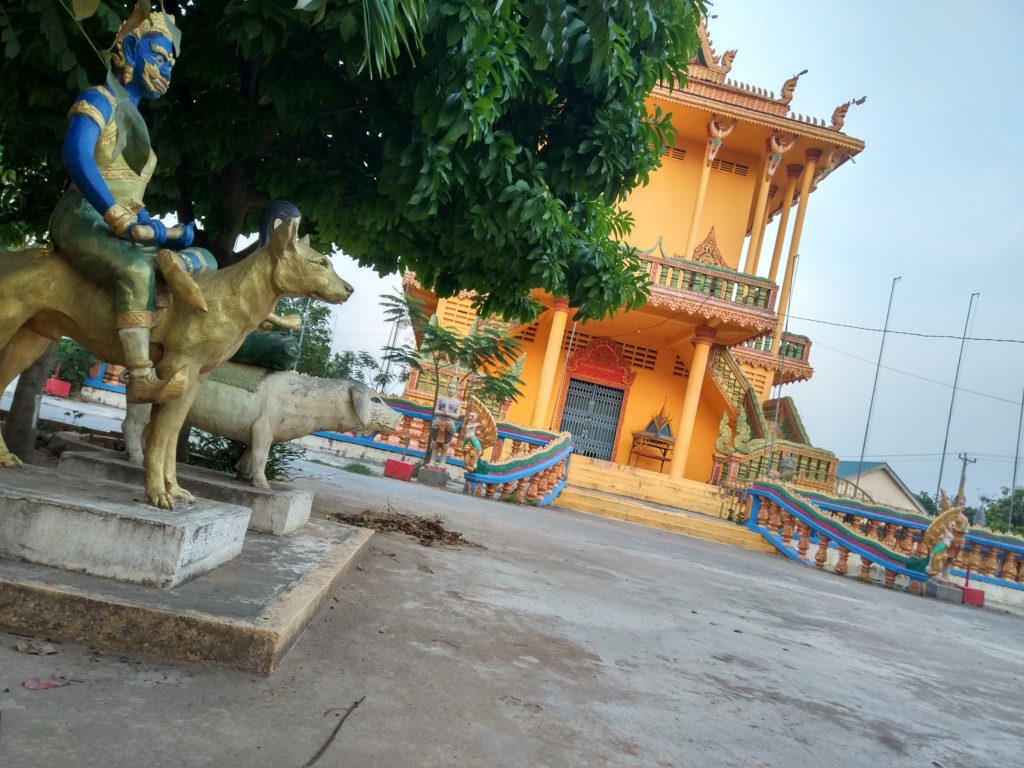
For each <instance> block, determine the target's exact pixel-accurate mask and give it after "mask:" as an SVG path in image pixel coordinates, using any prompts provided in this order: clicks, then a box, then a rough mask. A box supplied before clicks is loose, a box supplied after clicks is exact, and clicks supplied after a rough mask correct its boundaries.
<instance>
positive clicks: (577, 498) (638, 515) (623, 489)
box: [555, 455, 775, 552]
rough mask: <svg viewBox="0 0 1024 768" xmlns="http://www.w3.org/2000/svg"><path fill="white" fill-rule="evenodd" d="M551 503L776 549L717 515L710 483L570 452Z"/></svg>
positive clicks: (716, 496)
mask: <svg viewBox="0 0 1024 768" xmlns="http://www.w3.org/2000/svg"><path fill="white" fill-rule="evenodd" d="M555 506H558V507H563V508H565V509H575V510H577V511H579V512H586V513H588V514H592V515H601V516H602V517H608V518H612V519H615V520H625V521H627V522H631V523H638V524H640V525H647V526H650V527H653V528H661V529H663V530H666V531H672V532H673V533H679V534H682V535H684V536H692V537H694V538H698V539H704V540H706V541H716V542H719V543H721V544H730V545H732V546H736V547H743V548H744V549H750V550H754V551H756V552H774V551H775V548H774V546H772V544H771V543H769V542H768V541H766V540H765V539H764V538H762V537H761V536H760V535H758V534H757V533H755V532H753V531H749V530H747V529H746V528H743V527H742V526H739V525H736V524H735V523H733V522H731V521H729V520H724V519H722V518H721V517H719V514H720V510H721V508H722V498H721V496H720V495H719V493H718V489H717V488H715V487H714V486H710V485H706V484H704V483H699V482H696V481H694V480H685V479H681V478H674V477H670V476H668V475H664V474H660V473H658V472H651V471H648V470H644V469H637V468H635V467H628V466H623V465H621V464H613V463H611V462H608V461H601V460H600V459H591V458H587V457H585V456H577V455H574V456H573V457H572V461H571V462H570V463H569V480H568V485H566V487H565V489H564V490H563V491H562V493H561V495H560V496H559V497H558V500H557V501H556V502H555Z"/></svg>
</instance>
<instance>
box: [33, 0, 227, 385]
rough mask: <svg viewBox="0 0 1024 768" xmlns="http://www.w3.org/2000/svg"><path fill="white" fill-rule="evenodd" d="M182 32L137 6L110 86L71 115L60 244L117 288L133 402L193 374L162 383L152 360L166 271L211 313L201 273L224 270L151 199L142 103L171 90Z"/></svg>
mask: <svg viewBox="0 0 1024 768" xmlns="http://www.w3.org/2000/svg"><path fill="white" fill-rule="evenodd" d="M179 38H180V33H179V31H178V29H177V28H176V27H175V26H174V19H173V18H172V17H171V16H169V15H167V14H165V13H163V12H162V11H154V12H152V13H146V12H144V11H141V10H140V8H139V7H136V9H135V12H134V13H133V14H132V16H131V17H130V18H129V19H128V20H127V21H126V22H125V23H124V24H123V25H122V26H121V29H120V30H119V31H118V33H117V37H116V39H115V41H114V46H113V48H112V58H111V68H112V72H111V74H110V76H109V77H108V78H107V83H106V85H102V86H98V87H94V88H89V89H87V90H86V91H84V92H83V93H82V94H81V95H80V96H79V97H78V99H77V100H76V101H75V103H74V105H72V107H71V110H70V112H69V113H68V131H67V136H66V137H65V140H64V165H65V166H66V167H67V172H68V176H70V178H71V186H70V188H69V189H68V191H67V192H66V193H65V194H64V196H63V197H62V198H61V200H60V202H59V203H58V204H57V208H56V209H55V210H54V213H53V218H52V219H51V221H50V233H51V236H52V238H53V243H54V245H55V246H56V248H57V249H58V250H59V251H60V252H61V253H62V254H63V256H64V257H65V258H66V259H67V260H68V261H69V262H70V263H71V264H73V265H74V266H75V268H76V269H78V270H79V271H80V272H82V273H83V274H84V275H86V276H88V277H90V278H91V279H93V280H96V281H97V282H99V283H102V284H104V285H108V286H110V287H111V288H112V290H113V294H114V312H115V315H116V323H117V329H118V337H119V338H120V341H121V346H122V348H123V350H124V355H125V363H126V365H127V367H128V386H127V390H128V401H129V402H133V403H140V402H152V403H165V402H168V401H170V400H173V399H175V398H176V397H179V396H180V395H181V393H182V390H183V386H184V371H183V370H182V371H178V372H176V373H175V374H174V375H173V376H172V377H171V378H170V379H168V380H167V381H162V380H161V379H159V378H157V375H156V371H155V370H154V368H153V362H152V359H151V357H150V345H149V330H150V328H151V327H152V326H153V324H154V311H155V299H156V270H157V269H159V270H160V273H161V275H162V276H163V279H164V281H166V283H167V286H168V287H169V288H170V290H171V293H172V294H173V295H174V296H175V298H176V300H178V301H183V302H185V303H186V304H187V305H188V306H190V307H192V308H193V309H195V310H197V311H202V312H205V311H206V302H205V300H204V299H203V295H202V293H201V292H200V290H199V286H198V285H196V283H195V281H194V280H193V279H192V277H191V275H192V274H196V273H199V272H206V271H211V270H214V269H216V262H215V261H214V258H213V256H212V254H210V253H209V252H208V251H206V250H204V249H201V248H190V247H189V246H190V245H191V243H192V238H193V235H194V229H193V225H192V224H183V225H182V224H179V225H177V226H174V227H171V228H169V229H168V228H167V227H166V226H164V225H163V224H162V223H161V222H160V221H158V220H156V219H153V218H150V216H149V214H148V213H147V211H146V209H145V206H144V204H143V195H144V194H145V191H146V184H147V183H148V182H149V180H150V178H152V176H153V169H154V167H155V166H156V155H155V154H153V151H152V149H151V148H150V144H149V134H148V131H147V129H146V124H145V122H144V121H143V120H142V117H141V116H140V115H139V112H138V104H139V101H140V100H141V99H144V98H145V99H157V98H159V97H160V96H162V95H163V94H164V93H166V92H167V88H168V86H169V85H170V79H171V69H172V68H173V66H174V61H175V55H176V53H177V42H178V39H179Z"/></svg>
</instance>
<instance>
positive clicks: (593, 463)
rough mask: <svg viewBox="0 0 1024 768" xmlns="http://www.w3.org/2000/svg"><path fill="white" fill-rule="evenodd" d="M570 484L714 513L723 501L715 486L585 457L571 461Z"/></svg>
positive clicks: (707, 513) (680, 507)
mask: <svg viewBox="0 0 1024 768" xmlns="http://www.w3.org/2000/svg"><path fill="white" fill-rule="evenodd" d="M569 485H570V486H573V487H575V488H585V489H591V490H595V491H601V492H604V493H611V494H615V495H617V496H624V497H627V498H633V499H639V500H642V501H648V502H653V503H655V504H665V505H667V506H670V507H675V508H677V509H687V510H690V511H694V512H700V513H702V514H706V515H713V516H717V515H718V510H719V507H720V505H721V499H720V498H719V495H718V489H717V488H715V487H714V486H711V485H707V484H705V483H701V482H697V481H695V480H687V479H684V478H676V477H670V476H668V475H665V474H661V473H658V472H651V471H649V470H645V469H637V468H636V467H628V466H623V465H621V464H612V463H611V462H607V461H600V460H598V459H589V458H585V457H577V456H574V457H573V459H572V461H571V462H570V465H569Z"/></svg>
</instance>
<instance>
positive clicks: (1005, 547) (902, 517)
mask: <svg viewBox="0 0 1024 768" xmlns="http://www.w3.org/2000/svg"><path fill="white" fill-rule="evenodd" d="M801 496H803V497H804V499H805V500H806V501H807V502H808V503H810V504H811V505H813V506H814V507H816V508H817V509H819V510H821V511H822V512H824V513H826V514H829V515H832V516H833V517H835V518H841V519H843V521H844V522H845V523H846V524H847V525H848V526H849V527H851V528H855V529H856V530H858V531H860V532H861V533H863V534H864V535H865V536H867V537H869V538H871V539H873V540H875V541H878V542H880V543H881V544H883V545H884V546H885V547H887V548H888V549H892V550H895V551H898V552H901V553H903V554H906V555H910V556H915V557H927V555H928V553H927V552H922V551H921V546H920V544H921V538H922V537H923V536H924V532H925V531H926V530H927V529H928V526H929V525H930V524H931V523H932V521H933V520H934V518H931V517H926V516H925V515H917V514H914V513H912V512H904V511H902V510H896V509H892V508H890V507H883V506H878V505H874V504H865V503H863V502H860V501H855V500H852V499H836V498H832V497H830V496H826V495H824V494H820V493H813V492H808V493H801ZM968 567H970V571H971V578H972V579H976V580H978V581H982V582H986V583H989V584H994V585H997V586H1000V587H1008V588H1010V589H1024V538H1021V537H1019V536H1009V535H1005V534H999V533H994V532H992V531H990V530H988V529H986V528H971V529H970V530H969V531H968V532H967V534H966V535H965V536H964V543H963V546H962V547H961V548H960V550H959V551H958V552H956V553H955V554H954V556H953V568H952V570H951V573H953V574H954V575H955V576H966V573H967V569H968Z"/></svg>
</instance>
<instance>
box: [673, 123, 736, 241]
mask: <svg viewBox="0 0 1024 768" xmlns="http://www.w3.org/2000/svg"><path fill="white" fill-rule="evenodd" d="M735 127H736V121H735V120H731V121H730V120H725V119H722V118H720V117H718V116H717V115H712V116H711V120H710V121H709V122H708V143H707V146H706V147H705V148H704V164H703V165H702V166H701V169H700V181H698V182H697V196H696V198H695V199H694V201H693V216H692V217H691V218H690V232H689V234H688V235H687V236H686V248H685V249H684V250H683V258H684V259H689V258H692V256H693V249H694V248H696V247H697V235H698V230H697V228H698V227H699V226H700V216H701V214H702V213H703V212H704V198H705V197H706V196H707V191H708V179H709V178H710V177H711V163H713V162H714V161H715V155H717V154H718V150H719V149H721V148H722V145H723V144H724V143H725V141H724V139H725V137H726V136H728V135H729V134H730V133H732V130H733V128H735Z"/></svg>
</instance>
